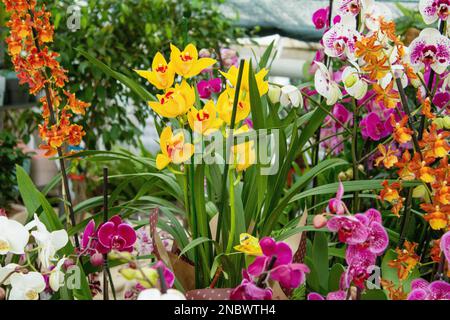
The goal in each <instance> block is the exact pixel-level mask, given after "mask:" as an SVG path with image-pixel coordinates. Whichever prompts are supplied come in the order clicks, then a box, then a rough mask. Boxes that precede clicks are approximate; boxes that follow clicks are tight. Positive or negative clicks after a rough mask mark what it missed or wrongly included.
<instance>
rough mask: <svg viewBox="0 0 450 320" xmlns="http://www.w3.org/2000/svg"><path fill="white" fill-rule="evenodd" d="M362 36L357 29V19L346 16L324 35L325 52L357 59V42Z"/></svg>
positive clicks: (331, 55) (333, 55)
mask: <svg viewBox="0 0 450 320" xmlns="http://www.w3.org/2000/svg"><path fill="white" fill-rule="evenodd" d="M349 19H350V20H351V21H349ZM360 36H361V35H360V34H359V32H358V31H357V30H356V25H355V19H354V18H353V17H348V16H344V17H343V18H342V20H341V22H339V23H338V24H335V25H334V26H333V27H331V28H330V30H328V31H327V32H325V34H324V35H323V46H324V48H325V54H326V55H327V56H329V57H333V58H336V57H339V58H342V59H345V58H347V59H349V60H355V59H356V57H355V48H356V42H357V41H358V39H359V38H360Z"/></svg>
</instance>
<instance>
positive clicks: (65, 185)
mask: <svg viewBox="0 0 450 320" xmlns="http://www.w3.org/2000/svg"><path fill="white" fill-rule="evenodd" d="M30 16H31V17H32V19H33V20H34V15H33V14H32V13H31V12H30ZM31 29H32V32H33V38H34V45H35V47H36V50H37V52H38V53H40V52H41V49H40V46H39V40H38V35H37V31H36V29H35V28H34V27H32V28H31ZM42 73H43V74H44V77H45V79H48V75H47V72H46V71H45V70H43V71H42ZM44 91H45V97H46V100H47V105H48V109H49V113H50V125H51V126H53V125H56V123H57V119H56V115H55V110H54V108H53V101H52V98H51V94H50V87H49V85H48V83H45V86H44ZM57 152H58V158H59V165H60V170H61V176H62V180H63V196H64V198H65V199H66V203H67V205H65V207H66V211H68V212H69V218H70V223H71V224H72V226H73V227H74V226H76V220H75V212H74V211H73V203H72V196H71V194H70V188H69V179H68V177H67V172H66V164H65V162H64V153H63V151H62V148H61V147H58V148H57ZM74 240H75V247H76V248H77V249H78V250H79V249H80V241H79V239H78V233H76V232H75V234H74Z"/></svg>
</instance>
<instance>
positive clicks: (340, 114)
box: [332, 103, 353, 128]
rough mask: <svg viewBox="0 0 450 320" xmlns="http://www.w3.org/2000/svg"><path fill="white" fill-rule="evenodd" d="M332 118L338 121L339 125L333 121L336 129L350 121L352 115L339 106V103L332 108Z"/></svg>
mask: <svg viewBox="0 0 450 320" xmlns="http://www.w3.org/2000/svg"><path fill="white" fill-rule="evenodd" d="M332 114H333V116H334V117H335V118H336V119H337V120H339V122H340V123H338V122H336V121H335V126H336V128H341V127H342V125H341V124H344V125H345V124H347V122H349V121H350V119H351V118H352V115H353V113H352V112H350V111H348V110H347V108H346V107H344V105H342V104H340V103H336V104H335V105H334V107H333V111H332Z"/></svg>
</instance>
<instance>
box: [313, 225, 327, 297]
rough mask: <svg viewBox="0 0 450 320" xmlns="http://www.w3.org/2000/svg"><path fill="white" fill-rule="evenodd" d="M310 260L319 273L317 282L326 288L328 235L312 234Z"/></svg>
mask: <svg viewBox="0 0 450 320" xmlns="http://www.w3.org/2000/svg"><path fill="white" fill-rule="evenodd" d="M312 250H313V251H312V261H313V263H314V266H315V268H316V270H317V273H318V275H319V283H320V286H321V287H322V289H324V290H326V289H327V288H328V274H329V269H328V237H327V235H326V234H325V233H322V232H317V233H315V234H314V241H313V248H312Z"/></svg>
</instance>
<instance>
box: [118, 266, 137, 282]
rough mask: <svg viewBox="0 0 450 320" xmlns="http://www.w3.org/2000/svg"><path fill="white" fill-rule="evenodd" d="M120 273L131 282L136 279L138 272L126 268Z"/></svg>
mask: <svg viewBox="0 0 450 320" xmlns="http://www.w3.org/2000/svg"><path fill="white" fill-rule="evenodd" d="M119 272H120V274H121V275H122V276H123V277H124V278H125V279H127V280H130V281H131V280H134V279H136V276H137V272H138V271H137V270H136V269H133V268H125V269H121V270H120V271H119Z"/></svg>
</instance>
